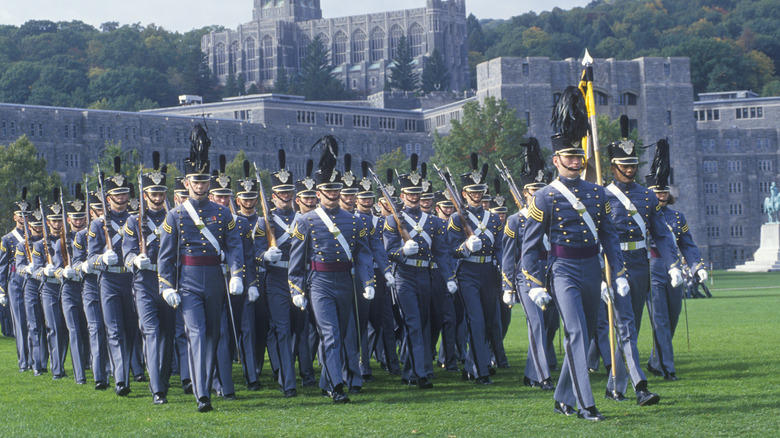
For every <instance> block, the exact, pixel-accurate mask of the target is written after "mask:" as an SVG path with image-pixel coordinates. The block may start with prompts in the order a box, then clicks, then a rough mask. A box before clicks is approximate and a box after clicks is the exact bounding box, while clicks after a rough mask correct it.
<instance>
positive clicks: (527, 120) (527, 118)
mask: <svg viewBox="0 0 780 438" xmlns="http://www.w3.org/2000/svg"><path fill="white" fill-rule="evenodd" d="M525 126H526V127H529V126H531V111H526V112H525Z"/></svg>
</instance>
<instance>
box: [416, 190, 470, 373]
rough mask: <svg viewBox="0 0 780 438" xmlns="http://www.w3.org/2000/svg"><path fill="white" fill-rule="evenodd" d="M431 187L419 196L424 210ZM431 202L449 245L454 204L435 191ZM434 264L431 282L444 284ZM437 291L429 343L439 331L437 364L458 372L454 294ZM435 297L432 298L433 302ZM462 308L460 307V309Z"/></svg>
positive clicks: (432, 341) (443, 279)
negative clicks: (436, 317) (436, 319)
mask: <svg viewBox="0 0 780 438" xmlns="http://www.w3.org/2000/svg"><path fill="white" fill-rule="evenodd" d="M432 190H433V187H431V186H429V187H428V191H426V192H423V197H421V198H420V208H422V209H423V211H425V209H424V207H423V204H424V203H427V202H428V201H427V196H426V193H428V192H429V191H432ZM431 204H432V205H433V211H432V212H431V213H430V214H432V215H435V216H432V217H435V218H436V219H438V221H439V223H440V224H441V225H442V227H443V233H444V235H445V238H444V240H445V241H446V242H447V245H449V237H448V235H447V224H448V223H449V220H450V216H452V213H453V212H454V211H455V205H454V204H453V203H452V200H450V199H449V198H447V195H446V193H445V192H435V193H434V194H433V199H432V202H431ZM426 213H427V212H426ZM433 265H434V266H433V267H432V268H431V279H432V280H431V282H432V283H433V284H434V285H436V284H446V278H445V277H444V276H443V272H444V271H443V270H442V269H440V268H439V265H438V264H436V263H435V262H434V264H433ZM450 269H452V260H451V259H450ZM437 291H438V293H439V297H438V299H439V306H440V313H441V324H440V330H438V331H435V330H434V329H431V338H432V339H431V345H432V346H434V348H435V345H436V340H437V338H438V337H439V332H441V343H440V344H439V351H438V355H437V356H438V358H437V361H438V365H439V366H440V367H442V368H444V369H445V370H446V371H452V372H460V368H458V352H457V347H456V341H457V336H456V330H457V325H458V318H457V312H456V302H455V296H454V295H453V294H451V293H444V294H442V292H443V291H444V290H443V289H441V288H434V290H433V292H434V293H436V292H437ZM435 301H436V299H435V298H434V302H435ZM461 310H462V309H461Z"/></svg>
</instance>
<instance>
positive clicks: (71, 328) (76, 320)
mask: <svg viewBox="0 0 780 438" xmlns="http://www.w3.org/2000/svg"><path fill="white" fill-rule="evenodd" d="M65 208H66V209H67V221H68V222H67V223H68V233H67V235H66V236H65V241H66V245H65V249H66V250H67V252H68V253H67V254H65V253H63V251H62V248H63V245H54V263H55V265H57V266H63V269H62V270H61V271H59V277H60V279H61V280H62V312H63V314H64V316H65V325H66V326H67V328H68V333H69V334H70V356H71V359H72V362H73V374H74V376H73V377H74V378H75V379H76V383H77V384H79V385H84V384H86V383H87V377H86V374H85V370H86V369H87V368H88V366H89V335H88V331H87V318H86V316H85V314H84V302H83V300H82V293H83V287H82V278H81V275H79V273H78V272H77V271H76V270H75V269H74V268H73V266H74V264H75V262H74V260H73V243H74V242H75V238H76V234H77V233H79V232H80V231H81V230H84V229H86V225H87V202H86V201H85V200H84V193H83V192H82V191H81V184H76V200H74V201H70V202H67V203H66V207H65Z"/></svg>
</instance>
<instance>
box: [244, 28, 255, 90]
mask: <svg viewBox="0 0 780 438" xmlns="http://www.w3.org/2000/svg"><path fill="white" fill-rule="evenodd" d="M243 59H244V78H246V80H247V82H254V81H255V80H256V77H255V71H256V70H257V43H255V39H254V38H251V37H250V38H247V39H246V40H245V41H244V58H243Z"/></svg>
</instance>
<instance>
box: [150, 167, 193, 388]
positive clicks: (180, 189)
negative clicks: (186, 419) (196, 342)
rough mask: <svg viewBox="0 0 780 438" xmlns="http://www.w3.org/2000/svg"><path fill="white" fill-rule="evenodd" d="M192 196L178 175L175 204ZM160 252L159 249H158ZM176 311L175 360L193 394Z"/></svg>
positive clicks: (183, 384) (177, 309)
mask: <svg viewBox="0 0 780 438" xmlns="http://www.w3.org/2000/svg"><path fill="white" fill-rule="evenodd" d="M189 197H190V192H189V190H187V188H186V187H184V178H183V177H180V176H177V177H176V179H175V180H174V186H173V206H174V207H178V206H179V205H181V203H182V202H184V201H186V200H187V199H188V198H189ZM158 253H159V251H158ZM173 310H174V312H176V332H175V335H174V336H175V338H174V347H175V351H176V352H175V356H174V360H175V361H176V363H177V365H178V366H179V378H180V379H181V387H182V390H184V393H185V394H192V379H191V378H190V359H189V357H190V356H189V351H188V347H187V335H186V333H185V332H184V317H183V316H182V311H181V307H174V309H173Z"/></svg>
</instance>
